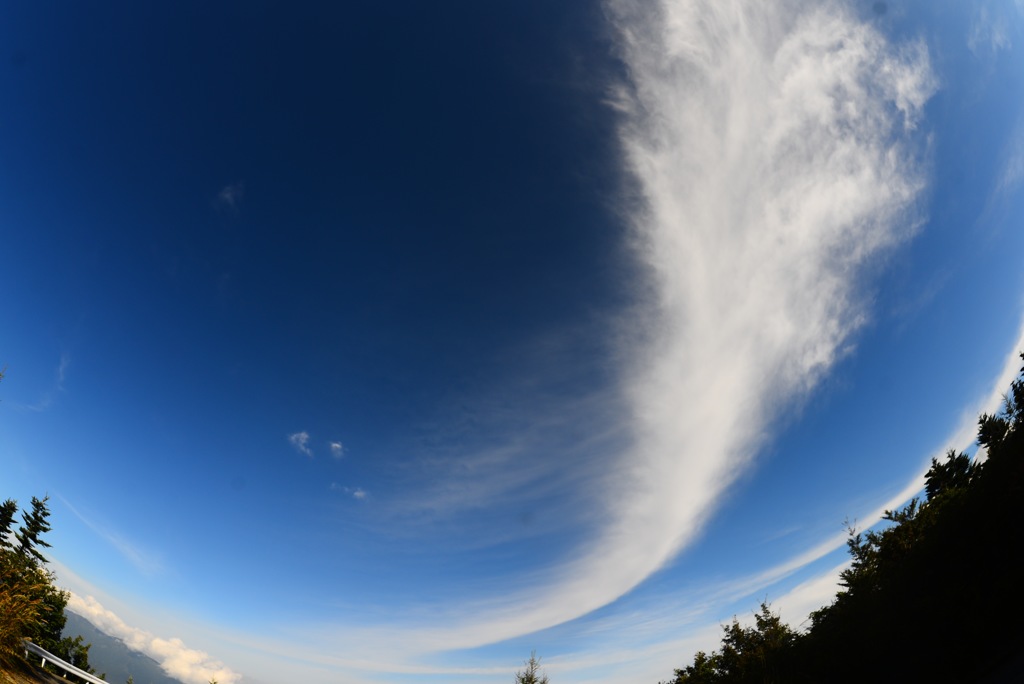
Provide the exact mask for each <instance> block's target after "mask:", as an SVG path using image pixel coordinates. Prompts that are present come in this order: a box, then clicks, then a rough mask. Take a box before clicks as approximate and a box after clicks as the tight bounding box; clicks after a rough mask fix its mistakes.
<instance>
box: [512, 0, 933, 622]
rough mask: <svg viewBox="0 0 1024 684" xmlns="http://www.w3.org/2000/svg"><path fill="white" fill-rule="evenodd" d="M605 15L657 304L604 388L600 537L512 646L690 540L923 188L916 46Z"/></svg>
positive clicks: (839, 15)
mask: <svg viewBox="0 0 1024 684" xmlns="http://www.w3.org/2000/svg"><path fill="white" fill-rule="evenodd" d="M611 8H612V12H613V16H616V17H617V18H618V21H619V28H620V32H621V36H622V39H621V44H620V49H621V51H622V57H623V60H624V61H625V63H626V65H627V67H628V68H629V73H630V75H631V78H632V81H631V82H630V83H629V84H628V87H626V88H623V89H622V90H621V91H620V95H619V100H618V102H617V104H618V107H619V109H620V111H622V112H624V115H623V123H622V129H621V142H622V146H623V151H624V154H625V157H626V160H627V161H628V163H629V165H630V168H631V170H632V172H633V174H634V176H635V178H636V180H637V182H638V187H639V190H640V195H641V197H640V202H639V203H638V204H639V205H640V206H641V207H642V209H641V210H639V211H635V212H634V224H635V245H636V249H637V254H638V257H639V258H640V259H641V261H642V262H643V263H644V264H645V265H646V266H647V267H648V268H649V271H650V273H651V281H650V283H649V286H650V290H651V295H652V296H653V298H654V299H655V301H656V303H655V304H654V306H652V307H651V309H650V310H648V311H647V312H645V317H644V320H645V331H644V336H645V337H646V339H648V340H649V341H648V343H647V345H646V348H645V349H644V350H643V353H639V354H636V355H635V358H636V359H637V362H636V364H635V365H634V367H633V368H632V369H631V371H630V373H629V376H628V377H627V380H626V383H625V384H626V391H627V393H628V396H629V399H630V403H631V406H632V411H633V432H634V435H635V445H634V447H633V449H632V450H631V451H630V452H629V453H628V454H627V455H626V457H624V458H622V459H621V461H620V462H619V463H618V464H617V466H616V467H615V468H613V469H612V474H611V476H610V477H609V484H608V491H607V492H606V494H607V496H606V501H608V502H610V503H609V509H608V511H607V516H608V525H607V526H606V527H605V529H604V530H603V531H602V532H601V533H600V534H599V535H598V536H597V538H596V539H595V540H593V542H592V543H591V544H590V546H589V548H588V549H587V550H586V552H585V553H583V554H582V555H581V556H580V557H578V558H577V559H576V560H574V561H573V562H571V563H569V564H568V565H567V566H566V567H565V568H564V569H563V574H562V577H561V581H559V582H557V583H556V584H555V585H554V586H552V587H551V588H550V595H548V596H544V597H543V598H541V599H540V600H539V601H538V602H539V603H542V604H545V605H546V606H548V607H547V608H546V609H539V610H537V611H536V612H535V613H534V614H533V615H531V616H529V618H528V619H527V618H526V617H525V616H524V617H523V618H522V620H521V621H520V624H519V625H518V626H519V627H520V628H525V629H529V628H530V627H539V626H541V625H542V624H545V623H547V624H551V623H552V622H556V621H558V620H559V619H560V618H561V619H566V618H568V617H571V616H573V615H578V614H581V613H585V612H587V611H589V610H591V609H594V608H597V607H598V606H601V605H604V604H605V603H607V602H608V601H610V600H613V599H615V598H616V597H618V596H621V595H622V594H624V593H625V592H627V591H629V590H630V589H631V588H633V587H635V586H636V585H637V584H638V583H639V582H641V581H642V580H643V579H645V578H646V577H648V576H649V575H650V574H651V573H653V572H655V571H656V570H658V569H659V568H661V567H662V566H663V565H664V564H665V563H666V562H668V561H669V560H670V559H671V558H672V557H673V556H674V555H675V554H676V553H677V552H678V551H679V550H680V549H681V548H682V547H683V546H685V545H686V544H687V542H689V541H690V540H692V539H693V537H694V536H695V535H696V533H697V532H698V530H699V529H700V527H701V525H702V523H703V522H704V521H705V520H706V519H707V517H708V516H709V515H710V514H711V512H712V510H713V509H714V506H715V503H716V501H717V499H718V498H719V496H720V495H721V494H722V492H723V490H724V489H725V488H726V487H727V486H728V485H729V484H730V483H731V482H732V481H733V480H735V478H736V477H737V476H738V475H739V474H740V473H741V472H742V471H743V470H744V468H745V467H746V466H747V465H748V463H749V461H750V459H751V458H752V457H753V456H754V454H755V452H756V450H757V448H758V447H759V446H760V444H761V443H762V440H763V438H764V436H765V434H766V431H767V430H768V428H769V425H770V421H771V419H772V418H773V417H774V415H775V414H776V413H777V412H778V411H779V410H780V409H781V407H785V406H786V405H787V404H788V403H792V402H794V401H798V400H799V399H800V398H801V397H803V396H805V395H806V393H807V392H808V391H809V390H810V389H811V388H813V387H814V385H815V384H816V382H817V381H818V379H819V378H820V377H821V376H822V375H823V374H824V373H825V372H826V371H827V370H828V369H829V368H830V366H831V365H832V364H833V363H834V362H835V360H836V359H837V358H838V357H839V356H840V355H842V354H843V353H844V350H845V349H846V347H847V345H848V344H849V340H850V337H851V335H852V333H853V332H854V331H855V330H856V329H857V328H858V327H859V326H860V325H862V324H863V322H864V320H865V317H866V312H865V310H864V308H863V307H862V306H861V293H860V292H859V291H858V277H859V276H860V269H861V267H862V266H863V265H864V264H865V262H867V261H868V260H869V259H870V258H872V257H876V256H877V255H878V254H879V253H880V252H882V251H883V250H885V249H886V248H890V247H891V246H893V245H895V244H897V243H899V242H900V241H901V240H905V239H907V238H908V237H909V236H910V235H911V234H912V233H913V231H914V229H915V227H916V225H917V220H918V217H917V216H916V215H915V213H914V210H915V201H916V198H917V196H918V194H919V192H920V191H921V190H922V188H923V185H924V180H923V174H922V173H921V170H920V169H919V168H918V167H917V165H916V161H915V160H916V151H915V150H914V149H913V147H911V146H910V145H908V144H907V143H905V142H903V141H905V140H906V139H907V137H908V135H909V134H910V131H911V130H912V129H913V128H914V126H915V125H916V123H917V121H918V120H919V118H920V116H921V109H922V107H923V105H924V103H925V102H926V101H927V99H928V98H929V97H930V95H931V94H932V92H933V91H934V88H935V85H934V84H935V80H934V78H933V76H932V74H931V70H930V66H929V60H928V54H927V51H926V50H925V48H924V46H923V45H922V44H920V43H916V42H915V43H907V44H902V45H893V44H891V43H889V42H887V40H886V39H885V38H884V36H882V35H881V34H880V33H878V31H877V30H875V29H874V28H873V27H872V26H870V25H869V24H865V23H861V22H859V21H858V20H857V19H856V18H854V17H853V16H852V14H850V13H848V12H846V11H845V9H844V7H843V6H842V5H839V4H825V5H812V4H809V3H798V2H790V3H781V4H778V3H777V4H770V5H769V4H765V3H744V2H738V1H736V2H733V1H728V2H723V1H717V2H710V1H709V2H701V1H697V0H694V1H689V2H686V1H671V2H670V1H664V2H661V3H657V4H656V5H653V6H652V5H648V4H634V3H628V2H613V3H612V4H611ZM612 492H614V493H615V494H614V496H613V495H612ZM570 607H571V608H570ZM496 631H497V630H496Z"/></svg>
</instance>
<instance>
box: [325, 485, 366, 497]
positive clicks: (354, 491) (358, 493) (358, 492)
mask: <svg viewBox="0 0 1024 684" xmlns="http://www.w3.org/2000/svg"><path fill="white" fill-rule="evenodd" d="M331 491H333V492H341V493H342V494H347V495H348V496H351V497H352V498H353V499H357V500H358V501H363V500H364V499H366V498H367V497H369V496H370V493H369V492H367V491H366V490H365V489H363V488H362V487H345V486H343V485H340V484H338V483H337V482H332V483H331Z"/></svg>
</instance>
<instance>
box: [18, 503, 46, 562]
mask: <svg viewBox="0 0 1024 684" xmlns="http://www.w3.org/2000/svg"><path fill="white" fill-rule="evenodd" d="M49 500H50V497H49V496H44V497H43V499H42V500H41V501H40V500H39V499H37V498H36V497H34V496H33V497H32V511H31V512H25V511H22V513H21V517H22V519H23V520H24V521H25V524H24V525H22V526H21V527H19V528H18V531H17V532H15V533H14V536H15V538H16V539H17V540H18V553H20V554H21V555H22V556H25V557H31V558H34V559H35V560H36V561H38V562H40V563H45V562H46V558H45V557H44V556H43V554H42V553H40V552H39V547H40V546H42V547H44V548H49V546H50V544H49V542H47V541H46V540H44V539H43V538H42V535H44V534H46V533H47V532H49V531H50V523H49V522H48V521H47V518H49V517H50V509H49V508H47V506H46V502H47V501H49Z"/></svg>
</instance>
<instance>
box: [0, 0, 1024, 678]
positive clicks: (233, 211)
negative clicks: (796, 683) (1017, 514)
mask: <svg viewBox="0 0 1024 684" xmlns="http://www.w3.org/2000/svg"><path fill="white" fill-rule="evenodd" d="M1022 14H1024V8H1022V7H1021V5H1020V3H1019V2H1017V3H1016V4H1015V3H1008V2H994V1H991V2H990V1H987V0H978V2H975V3H973V4H969V3H952V2H950V3H904V2H895V1H894V2H890V3H888V4H885V5H881V4H879V3H867V2H864V3H860V2H852V1H851V2H834V3H819V2H816V1H814V0H806V1H805V0H799V1H797V0H793V1H792V2H781V3H777V4H768V5H765V6H764V7H758V8H751V7H747V6H745V5H744V4H743V3H741V2H735V3H734V2H700V1H698V0H664V1H663V2H658V3H652V4H639V3H638V4H633V3H630V2H627V1H626V0H621V1H620V0H609V1H608V2H606V3H604V4H602V3H597V2H574V3H544V2H487V3H479V2H449V3H441V4H436V3H435V4H433V5H430V4H425V3H412V2H395V3H387V4H386V5H385V4H383V3H370V2H350V3H344V4H337V3H334V4H331V3H317V4H314V3H308V4H305V5H304V6H301V7H295V6H292V5H286V4H284V3H273V2H249V3H217V4H216V5H215V6H213V4H211V3H185V4H182V3H174V4H165V5H156V4H152V3H150V4H140V3H128V2H125V3H106V4H104V5H102V6H96V7H88V8H87V7H84V6H79V5H75V4H72V3H49V4H46V3H35V4H22V5H17V6H11V7H5V8H4V9H3V10H2V11H0V58H2V61H0V93H2V95H3V97H2V98H0V237H2V242H0V245H2V247H0V257H2V258H0V264H2V266H0V297H2V300H3V302H4V313H5V315H4V317H3V325H2V326H0V367H2V366H3V365H6V367H7V372H6V376H5V378H4V380H3V383H2V384H0V399H2V402H0V465H2V469H3V472H4V473H6V474H5V476H4V480H3V481H4V483H5V490H6V491H4V492H2V493H0V496H3V497H14V498H17V499H19V501H21V502H22V503H27V502H28V500H29V498H30V497H31V496H33V495H39V496H41V495H43V494H49V495H50V497H51V499H50V503H51V508H52V510H53V522H54V528H55V529H54V532H53V535H52V542H53V544H54V548H53V557H54V560H55V569H56V571H57V574H58V578H59V580H60V581H61V583H62V584H64V585H65V586H67V587H68V588H69V589H70V590H71V591H72V592H73V593H74V595H75V598H74V599H73V602H72V606H73V607H74V608H76V609H77V610H78V611H80V612H82V613H83V614H85V615H86V616H87V617H90V619H93V620H94V621H96V623H97V624H98V625H100V626H101V627H102V628H104V629H106V630H108V631H110V632H111V633H113V634H116V635H118V636H121V637H122V638H125V639H126V640H127V641H128V642H129V643H131V644H133V645H134V646H135V647H137V648H139V649H141V650H144V651H145V652H147V653H149V654H151V655H153V656H154V657H156V658H157V659H158V660H160V661H161V662H162V663H163V664H164V665H165V668H166V669H168V671H169V672H171V673H172V674H174V675H175V676H179V677H181V678H182V679H183V681H186V682H192V681H195V682H206V681H208V680H209V679H210V677H211V676H216V677H217V678H218V680H219V681H221V682H222V684H231V683H232V682H238V681H246V682H254V683H259V682H275V681H288V680H293V681H294V679H296V678H302V679H303V680H304V681H351V682H364V681H378V680H383V681H400V680H405V679H412V680H426V679H431V678H438V679H439V680H440V679H442V678H443V679H444V680H445V681H448V680H451V679H452V678H458V677H462V678H463V679H464V680H466V681H479V680H484V679H486V680H488V681H490V680H494V681H501V680H502V679H503V678H508V677H510V676H511V672H512V670H514V669H515V667H516V666H517V665H518V664H519V663H520V662H521V661H522V659H523V658H525V657H527V656H528V655H529V653H530V651H531V650H533V649H537V651H538V652H539V653H540V655H541V656H543V657H544V660H545V662H546V663H548V665H549V672H550V674H551V675H552V677H553V679H554V680H556V681H563V680H564V681H602V682H603V681H608V682H617V681H624V680H629V681H638V680H644V681H648V680H649V681H651V682H654V681H657V680H658V679H659V678H662V677H665V676H668V675H669V674H670V673H671V668H672V667H674V666H680V665H682V664H683V662H682V661H683V659H685V657H686V655H687V654H688V653H689V652H692V650H694V649H695V648H705V649H706V648H710V647H712V646H713V644H714V642H715V641H716V639H717V630H718V628H717V624H718V622H719V621H722V620H724V619H728V618H729V617H731V615H733V614H739V615H741V616H742V615H744V614H747V613H748V612H749V611H750V609H752V608H753V607H755V606H756V605H757V603H759V602H760V601H761V600H762V599H763V598H764V597H765V596H768V597H769V598H770V599H772V600H773V601H778V602H779V603H778V605H780V606H781V607H782V609H783V612H784V617H786V618H787V619H789V620H790V621H792V622H793V623H794V624H799V622H800V621H801V620H802V619H803V618H804V616H805V615H806V612H807V611H808V610H810V609H813V608H814V607H816V606H818V605H821V603H822V602H823V601H826V600H828V596H829V595H830V594H831V593H832V592H834V590H835V585H834V577H835V573H836V572H837V567H838V566H839V565H840V564H841V563H842V562H843V560H844V558H843V551H842V545H843V544H842V535H843V524H844V521H845V520H851V521H857V523H858V524H862V525H870V524H873V523H874V522H875V520H876V519H877V515H878V513H879V511H880V510H881V509H882V508H884V507H885V506H894V505H898V504H899V503H901V502H902V501H904V500H905V499H906V498H907V497H909V496H911V495H913V493H914V492H915V487H916V484H917V483H918V481H919V478H920V476H921V474H922V472H923V470H924V469H925V468H926V466H927V463H928V460H929V458H930V457H932V456H934V455H937V454H939V453H941V452H942V451H943V450H944V449H945V448H948V447H956V448H963V447H968V446H969V445H970V441H971V438H972V434H971V430H972V425H973V420H974V418H975V416H976V414H977V412H978V411H979V410H981V409H983V408H991V407H992V406H993V403H992V402H994V401H997V400H998V395H999V392H1000V391H1002V389H1004V386H1005V383H1006V382H1007V381H1008V378H1009V376H1008V375H1007V373H1010V372H1012V370H1013V369H1014V366H1013V362H1012V354H1013V352H1014V351H1015V349H1017V348H1019V347H1020V346H1021V345H1022V344H1024V342H1022V341H1021V319H1022V316H1021V312H1022V294H1024V278H1022V274H1024V269H1022V265H1024V264H1022V262H1021V257H1020V255H1021V254H1024V244H1022V242H1024V239H1022V236H1024V232H1022V231H1021V230H1020V218H1019V217H1020V215H1021V208H1022V205H1024V195H1022V192H1021V188H1022V183H1024V108H1022V104H1024V103H1022V99H1021V93H1024V69H1022V68H1021V64H1024V60H1021V59H1020V55H1019V54H1018V53H1019V46H1020V44H1021V42H1022V40H1024V35H1022V30H1021V29H1022ZM1008 359H1010V362H1009V365H1007V364H1008V361H1007V360H1008ZM1007 369H1009V370H1007ZM173 638H178V639H181V640H182V641H181V642H173V641H169V640H170V639H173ZM645 678H646V679H645Z"/></svg>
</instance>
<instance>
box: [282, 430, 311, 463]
mask: <svg viewBox="0 0 1024 684" xmlns="http://www.w3.org/2000/svg"><path fill="white" fill-rule="evenodd" d="M288 441H289V442H291V445H292V446H293V447H295V450H296V451H298V452H299V453H300V454H305V455H306V456H309V457H310V458H313V450H312V449H310V448H309V433H308V432H306V431H305V430H303V431H302V432H295V433H293V434H290V435H288Z"/></svg>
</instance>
